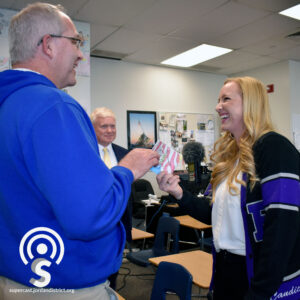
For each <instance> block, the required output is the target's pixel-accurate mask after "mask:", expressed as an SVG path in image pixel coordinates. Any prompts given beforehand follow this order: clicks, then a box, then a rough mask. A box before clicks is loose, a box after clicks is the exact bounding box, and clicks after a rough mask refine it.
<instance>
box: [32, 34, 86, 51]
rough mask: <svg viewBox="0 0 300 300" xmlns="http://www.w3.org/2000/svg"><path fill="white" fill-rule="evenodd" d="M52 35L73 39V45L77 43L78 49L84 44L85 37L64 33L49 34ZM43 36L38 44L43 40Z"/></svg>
mask: <svg viewBox="0 0 300 300" xmlns="http://www.w3.org/2000/svg"><path fill="white" fill-rule="evenodd" d="M49 35H50V36H51V37H54V38H64V39H68V40H70V41H71V43H72V44H73V45H75V46H76V47H77V48H78V49H79V47H82V46H83V44H84V38H83V37H78V38H76V37H71V36H64V35H56V34H49ZM43 38H44V37H42V38H41V40H40V41H39V42H38V44H37V45H38V46H39V45H40V44H41V43H42V42H43Z"/></svg>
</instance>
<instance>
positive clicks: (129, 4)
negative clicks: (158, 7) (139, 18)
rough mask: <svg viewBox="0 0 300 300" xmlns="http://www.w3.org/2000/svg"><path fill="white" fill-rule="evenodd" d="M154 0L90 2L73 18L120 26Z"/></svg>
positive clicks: (97, 0) (101, 0) (103, 0)
mask: <svg viewBox="0 0 300 300" xmlns="http://www.w3.org/2000/svg"><path fill="white" fill-rule="evenodd" d="M154 2H155V0H90V1H88V2H87V3H86V5H84V7H83V8H82V9H80V11H78V12H77V13H76V15H75V16H74V17H76V18H77V19H81V20H86V21H87V22H90V23H94V24H105V25H110V26H122V25H124V24H125V23H127V22H128V21H130V20H131V19H132V18H134V17H135V16H136V15H137V14H140V13H141V12H142V11H144V10H145V9H147V8H149V7H151V6H152V5H153V3H154Z"/></svg>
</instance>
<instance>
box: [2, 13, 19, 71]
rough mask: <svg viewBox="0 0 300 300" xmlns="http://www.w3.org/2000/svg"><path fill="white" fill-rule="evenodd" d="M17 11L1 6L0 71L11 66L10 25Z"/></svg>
mask: <svg viewBox="0 0 300 300" xmlns="http://www.w3.org/2000/svg"><path fill="white" fill-rule="evenodd" d="M15 14H16V11H14V10H9V9H2V8H0V72H1V71H4V70H7V69H9V68H10V60H9V49H8V26H9V22H10V19H11V17H12V16H13V15H15Z"/></svg>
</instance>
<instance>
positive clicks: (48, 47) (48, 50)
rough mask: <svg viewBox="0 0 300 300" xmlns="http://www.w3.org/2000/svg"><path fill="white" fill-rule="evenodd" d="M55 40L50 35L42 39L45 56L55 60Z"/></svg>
mask: <svg viewBox="0 0 300 300" xmlns="http://www.w3.org/2000/svg"><path fill="white" fill-rule="evenodd" d="M52 41H53V39H52V38H51V36H50V35H49V34H46V35H44V36H43V39H42V49H43V52H44V54H45V55H47V56H49V58H53V43H52Z"/></svg>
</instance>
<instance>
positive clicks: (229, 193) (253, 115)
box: [157, 77, 300, 300]
mask: <svg viewBox="0 0 300 300" xmlns="http://www.w3.org/2000/svg"><path fill="white" fill-rule="evenodd" d="M216 111H217V112H218V114H219V116H220V118H221V129H222V131H223V134H222V136H221V138H220V139H219V140H218V141H217V142H216V143H215V148H214V153H213V155H212V160H213V162H214V168H213V172H212V178H211V183H210V186H209V190H210V196H211V197H203V198H200V199H199V198H196V197H194V196H192V195H191V194H189V193H188V192H187V191H185V190H183V189H182V188H181V187H180V185H179V179H178V177H177V176H172V175H169V174H166V173H161V174H159V175H158V176H157V180H158V183H159V186H160V188H161V189H162V190H164V191H166V192H168V193H170V194H171V195H172V196H174V197H175V198H176V199H177V201H178V203H179V205H180V206H181V207H182V208H185V209H186V210H187V212H188V213H189V214H190V215H192V216H193V217H195V218H197V219H199V220H201V221H203V222H206V223H210V224H212V226H213V241H214V243H213V244H214V247H213V254H214V272H213V279H212V283H211V289H212V290H213V299H214V300H220V299H222V300H227V299H228V300H234V299H237V300H238V299H248V300H249V299H253V300H254V299H255V300H262V299H277V298H278V299H279V298H284V299H286V300H287V299H294V300H296V299H300V255H299V253H300V214H299V206H300V184H299V175H300V155H299V152H298V151H297V149H296V148H295V147H294V146H293V145H292V144H291V143H290V142H289V141H288V140H287V139H286V138H285V137H283V136H282V135H280V134H278V133H276V132H274V128H273V125H272V121H271V117H270V109H269V103H268V96H267V93H266V89H265V87H264V86H263V84H262V83H261V82H260V81H258V80H257V79H255V78H251V77H238V78H229V79H227V80H226V81H225V83H224V85H223V87H222V89H221V91H220V95H219V99H218V104H217V106H216Z"/></svg>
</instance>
